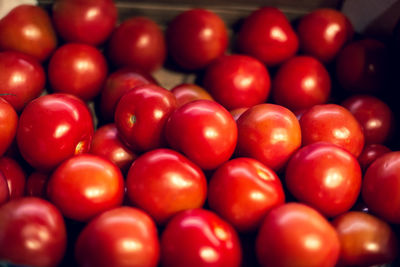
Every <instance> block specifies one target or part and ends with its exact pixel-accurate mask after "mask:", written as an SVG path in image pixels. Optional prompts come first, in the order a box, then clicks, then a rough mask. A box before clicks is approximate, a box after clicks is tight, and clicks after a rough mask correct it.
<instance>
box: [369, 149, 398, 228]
mask: <svg viewBox="0 0 400 267" xmlns="http://www.w3.org/2000/svg"><path fill="white" fill-rule="evenodd" d="M362 198H363V200H364V202H365V204H366V205H367V207H368V209H369V211H370V212H371V213H372V214H375V215H377V216H378V217H380V218H382V219H383V220H385V221H387V222H390V223H400V152H399V151H396V152H390V153H386V154H385V155H383V156H381V157H379V158H378V159H376V160H375V161H374V162H373V163H372V164H371V165H370V166H369V168H368V169H367V171H366V173H365V175H364V180H363V184H362Z"/></svg>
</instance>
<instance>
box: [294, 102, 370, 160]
mask: <svg viewBox="0 0 400 267" xmlns="http://www.w3.org/2000/svg"><path fill="white" fill-rule="evenodd" d="M300 126H301V135H302V144H303V146H305V145H309V144H312V143H315V142H320V141H322V142H328V143H332V144H335V145H338V146H340V147H342V148H344V149H347V150H348V151H349V152H350V153H352V154H353V155H354V156H356V157H358V155H360V153H361V151H362V149H363V147H364V133H363V130H362V128H361V125H360V124H359V122H358V121H357V120H356V118H355V117H354V116H353V114H352V113H351V112H350V111H349V110H347V109H346V108H344V107H342V106H339V105H336V104H323V105H315V106H313V107H311V108H310V109H308V110H307V111H306V112H305V113H304V114H303V115H302V116H301V118H300Z"/></svg>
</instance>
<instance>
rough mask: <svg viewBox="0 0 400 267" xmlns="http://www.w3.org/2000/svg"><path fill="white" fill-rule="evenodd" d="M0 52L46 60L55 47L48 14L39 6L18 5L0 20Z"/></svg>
mask: <svg viewBox="0 0 400 267" xmlns="http://www.w3.org/2000/svg"><path fill="white" fill-rule="evenodd" d="M0 36H1V37H0V50H13V51H18V52H22V53H25V54H28V55H30V56H33V57H35V58H36V59H38V60H39V61H44V60H46V59H47V58H48V57H49V56H50V55H51V53H53V51H54V49H56V47H57V37H56V34H55V32H54V29H53V25H52V23H51V19H50V17H49V15H48V13H47V12H46V11H45V10H44V9H43V8H41V7H39V6H34V5H20V6H17V7H15V8H14V9H13V10H11V11H10V12H9V13H8V14H7V15H6V16H5V17H4V18H2V19H1V20H0Z"/></svg>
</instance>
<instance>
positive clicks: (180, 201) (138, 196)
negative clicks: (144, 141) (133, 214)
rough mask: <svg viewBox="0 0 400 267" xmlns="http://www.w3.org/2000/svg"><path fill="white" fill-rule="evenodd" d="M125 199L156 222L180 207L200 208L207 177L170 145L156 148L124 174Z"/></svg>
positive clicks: (164, 219)
mask: <svg viewBox="0 0 400 267" xmlns="http://www.w3.org/2000/svg"><path fill="white" fill-rule="evenodd" d="M126 187H127V194H128V198H129V200H130V201H131V202H132V204H133V205H134V206H135V207H138V208H141V209H142V210H144V211H146V212H147V213H148V214H149V215H150V216H152V217H153V218H154V220H155V221H156V222H157V223H159V224H164V223H165V222H166V221H167V220H168V219H169V218H171V217H172V216H173V215H175V214H177V213H178V212H180V211H182V210H188V209H194V208H201V207H202V206H203V204H204V202H205V200H206V195H207V181H206V178H205V176H204V174H203V172H202V170H201V169H200V168H199V167H198V166H196V165H195V164H194V163H192V162H191V161H190V160H188V159H187V158H186V157H184V156H183V155H181V154H179V153H178V152H175V151H174V150H170V149H156V150H152V151H150V152H147V153H146V154H143V155H142V156H140V157H139V158H138V159H137V160H135V162H133V164H132V166H131V168H130V169H129V172H128V175H127V178H126Z"/></svg>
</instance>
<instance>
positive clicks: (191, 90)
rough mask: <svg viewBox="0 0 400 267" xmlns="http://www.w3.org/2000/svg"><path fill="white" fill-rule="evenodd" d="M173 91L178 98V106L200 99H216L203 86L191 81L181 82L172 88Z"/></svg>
mask: <svg viewBox="0 0 400 267" xmlns="http://www.w3.org/2000/svg"><path fill="white" fill-rule="evenodd" d="M171 92H172V93H173V94H174V96H175V98H176V101H177V103H178V107H180V106H183V105H184V104H186V103H189V102H192V101H195V100H200V99H206V100H214V98H213V97H212V96H211V95H210V94H209V93H208V92H207V91H206V90H205V89H204V88H203V87H200V86H198V85H196V84H191V83H183V84H179V85H177V86H175V87H174V88H172V89H171Z"/></svg>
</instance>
